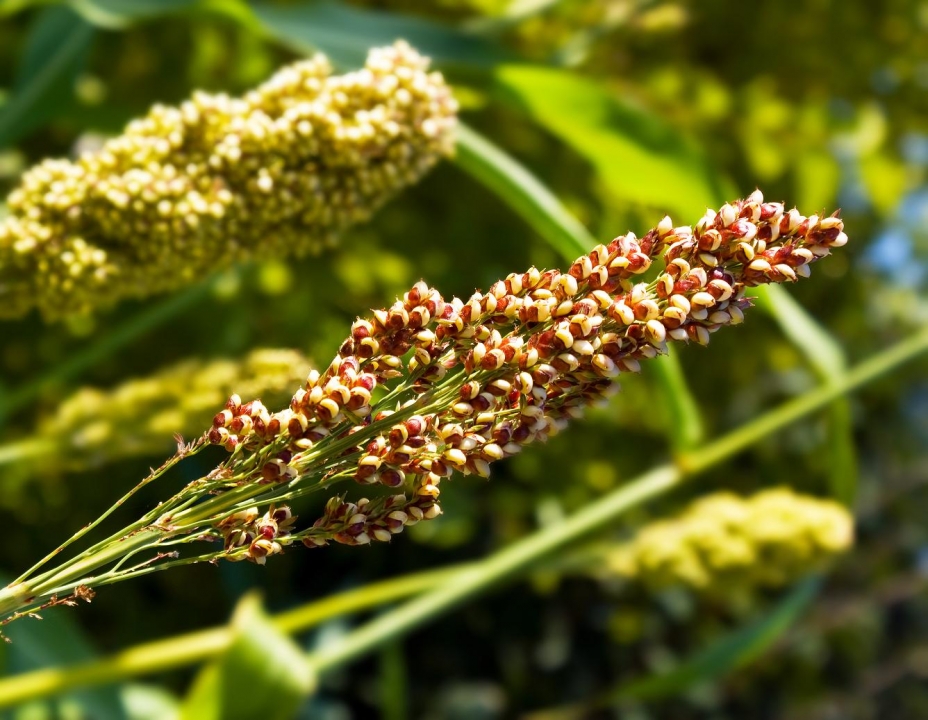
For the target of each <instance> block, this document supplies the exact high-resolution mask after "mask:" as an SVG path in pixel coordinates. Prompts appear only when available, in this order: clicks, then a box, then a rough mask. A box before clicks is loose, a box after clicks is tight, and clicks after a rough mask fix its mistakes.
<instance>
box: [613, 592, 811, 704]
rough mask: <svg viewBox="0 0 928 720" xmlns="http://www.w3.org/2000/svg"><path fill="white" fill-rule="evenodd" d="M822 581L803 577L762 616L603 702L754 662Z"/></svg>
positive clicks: (646, 694)
mask: <svg viewBox="0 0 928 720" xmlns="http://www.w3.org/2000/svg"><path fill="white" fill-rule="evenodd" d="M820 584H821V581H820V579H819V578H818V577H810V578H808V579H807V580H804V581H803V582H801V583H799V584H798V585H797V586H796V587H795V588H794V589H793V591H792V592H790V593H789V595H787V596H786V597H785V598H783V599H782V600H781V601H780V602H779V603H777V605H776V606H775V607H774V608H773V609H772V610H771V611H770V612H768V613H765V614H764V615H763V617H760V618H758V619H757V620H755V621H753V622H751V623H748V624H746V625H744V626H743V627H740V628H738V629H736V630H734V631H733V632H731V633H729V634H727V635H724V636H723V637H721V638H719V639H718V640H716V641H715V642H714V643H712V644H711V645H709V646H708V647H707V648H705V649H703V650H700V651H699V652H697V653H696V654H694V655H693V656H692V657H690V658H689V659H688V660H686V661H684V662H683V663H681V664H680V665H678V666H677V667H675V668H674V669H673V670H670V671H668V672H665V673H660V674H657V675H652V676H650V677H646V678H642V679H640V680H633V681H632V682H630V683H627V684H624V685H621V686H619V687H618V688H616V689H615V690H614V691H613V692H611V693H609V696H608V698H604V699H603V702H602V703H601V704H603V705H604V704H606V702H607V701H608V702H616V701H621V700H633V699H634V700H654V699H656V698H659V697H667V696H670V695H679V694H680V693H681V692H683V691H684V690H686V689H687V688H689V687H692V686H693V685H695V684H696V683H700V682H707V681H709V680H715V679H717V678H720V677H722V676H724V675H725V674H727V673H729V672H731V671H732V670H735V669H737V668H739V667H741V666H743V665H746V664H748V663H750V662H752V661H753V660H755V659H756V658H758V657H759V656H760V655H762V654H763V653H764V652H765V651H766V650H767V649H768V648H769V647H770V646H771V645H773V643H774V642H776V640H777V639H778V638H779V637H780V636H781V635H783V633H784V632H786V631H787V630H788V629H789V628H790V626H792V624H793V623H794V622H795V621H796V619H797V618H798V617H799V615H800V614H801V613H802V612H803V611H804V610H805V609H806V608H807V607H808V606H809V605H810V604H811V602H812V600H814V599H815V596H816V595H817V594H818V589H819V586H820Z"/></svg>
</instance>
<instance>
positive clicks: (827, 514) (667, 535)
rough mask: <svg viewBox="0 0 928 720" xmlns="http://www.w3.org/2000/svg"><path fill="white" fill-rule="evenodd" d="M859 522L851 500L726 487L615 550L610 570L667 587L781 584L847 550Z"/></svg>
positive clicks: (714, 589)
mask: <svg viewBox="0 0 928 720" xmlns="http://www.w3.org/2000/svg"><path fill="white" fill-rule="evenodd" d="M853 539H854V521H853V518H852V517H851V515H850V513H849V512H848V511H847V509H845V508H844V506H842V505H840V504H839V503H836V502H834V501H831V500H822V499H819V498H814V497H810V496H807V495H801V494H798V493H795V492H793V491H792V490H790V489H788V488H775V489H772V490H766V491H763V492H760V493H757V494H756V495H753V496H752V497H749V498H742V497H739V496H737V495H734V494H732V493H728V492H720V493H715V494H713V495H710V496H709V497H707V498H705V499H703V500H699V501H697V502H695V503H693V504H692V505H691V506H690V507H689V508H687V510H686V511H685V512H683V513H682V514H681V515H679V516H678V517H676V518H672V519H669V520H662V521H659V522H655V523H652V524H651V525H648V526H647V527H645V528H644V529H643V530H642V531H640V532H639V533H638V534H637V535H636V536H635V538H634V540H632V541H631V542H630V543H628V544H626V545H622V546H621V547H619V548H618V549H615V550H612V551H611V552H609V553H608V555H607V562H606V565H607V567H608V571H611V572H612V573H616V574H619V575H621V576H625V577H629V578H635V579H637V580H639V581H641V582H643V583H644V584H645V585H647V586H649V587H651V588H655V589H660V588H665V587H669V586H673V585H684V586H689V587H692V588H693V589H696V590H699V591H702V592H707V593H730V592H732V591H734V590H736V589H746V590H751V589H755V588H761V587H778V586H782V585H785V584H788V583H789V582H791V581H793V580H796V579H798V578H800V577H802V576H803V575H805V574H807V573H808V572H811V571H813V570H815V569H817V568H819V567H820V566H821V565H822V564H824V563H825V562H826V561H827V560H828V559H829V558H831V557H833V556H835V555H837V554H839V553H841V552H843V551H845V550H847V549H848V548H849V547H850V546H851V544H852V543H853Z"/></svg>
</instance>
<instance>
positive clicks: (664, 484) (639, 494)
mask: <svg viewBox="0 0 928 720" xmlns="http://www.w3.org/2000/svg"><path fill="white" fill-rule="evenodd" d="M926 351H928V328H925V329H923V330H922V331H921V332H919V333H917V334H915V335H913V336H911V337H909V338H908V339H907V340H904V341H902V342H900V343H898V344H897V345H895V346H893V347H892V348H890V349H889V350H886V351H884V352H882V353H880V354H879V355H877V356H876V357H872V358H870V359H869V360H867V361H865V362H863V363H861V364H860V365H858V366H857V367H856V368H854V370H852V371H851V372H849V373H847V375H845V376H844V377H843V378H841V380H840V381H839V382H836V383H834V384H832V385H828V386H824V387H820V388H816V389H815V390H812V391H810V392H809V393H807V394H806V395H803V396H802V397H799V398H796V399H795V400H792V401H790V402H788V403H786V404H785V405H782V406H781V407H779V408H777V409H776V410H773V411H771V412H768V413H766V414H764V415H762V416H761V417H759V418H757V419H756V420H754V421H752V422H750V423H748V424H747V425H744V426H743V427H741V428H739V429H737V430H735V431H734V432H731V433H729V434H728V435H726V436H724V437H722V438H721V439H719V440H716V441H715V442H712V443H709V444H708V445H706V446H704V447H703V448H702V449H700V450H699V451H695V452H692V453H689V454H688V455H685V456H683V459H682V461H681V462H679V463H678V464H677V465H676V466H672V465H665V466H662V467H659V468H656V469H654V470H651V471H650V472H648V473H646V474H645V475H643V476H641V477H639V478H638V479H636V480H633V481H631V482H629V483H628V484H627V485H625V486H624V487H621V488H619V489H618V490H615V491H613V492H612V493H610V494H608V495H606V496H604V497H602V498H600V499H599V500H597V501H595V502H594V503H593V504H592V505H588V506H587V507H585V508H584V509H582V510H581V511H579V512H578V513H576V514H574V515H572V516H571V517H569V518H568V519H567V520H565V521H564V522H562V523H560V524H557V525H552V526H550V527H547V528H544V529H543V530H540V531H539V532H536V533H534V534H533V535H530V536H529V537H527V538H524V539H523V540H520V541H518V542H516V543H514V544H513V545H510V546H509V547H507V548H505V549H503V550H501V551H499V552H497V553H496V554H495V555H492V556H491V557H489V558H487V559H486V560H483V561H481V562H480V563H479V564H478V565H477V566H476V567H475V568H474V569H472V570H468V571H465V572H463V573H461V576H460V577H458V578H456V579H455V581H454V582H452V583H448V584H447V585H445V586H442V587H440V588H437V589H435V590H433V591H431V592H428V593H426V594H424V595H422V596H420V597H418V598H415V599H414V600H411V601H410V602H408V603H406V604H405V605H402V606H401V607H399V608H397V609H395V610H393V611H390V612H388V613H386V614H384V615H381V616H380V617H378V618H376V619H375V620H373V621H371V622H370V623H368V624H367V625H364V626H362V627H360V628H358V629H357V630H355V631H353V632H351V633H349V634H348V635H345V636H344V637H342V638H341V639H340V640H339V641H337V642H335V643H333V644H331V645H329V646H327V647H324V648H322V649H320V650H318V651H317V652H315V653H313V654H311V655H310V657H309V661H310V664H311V665H312V667H313V669H314V671H315V672H316V673H324V672H327V671H330V670H333V669H335V668H338V667H341V666H342V665H345V664H346V663H348V662H350V661H352V660H354V659H356V658H358V657H361V656H363V655H366V654H367V653H369V652H371V651H372V650H374V649H376V648H378V647H381V646H382V645H383V644H384V643H387V642H389V641H391V640H393V639H394V638H396V637H399V636H400V635H402V634H404V633H406V632H408V631H410V630H412V629H414V628H417V627H419V626H420V625H423V624H425V623H426V622H428V621H429V620H431V619H432V618H434V617H436V616H438V615H440V614H442V613H444V612H446V611H448V610H450V609H451V608H453V607H455V606H456V605H458V604H460V603H461V602H463V601H464V600H467V599H468V598H471V597H473V596H475V595H478V594H480V593H482V592H485V591H486V590H488V589H489V588H490V587H492V586H493V585H494V584H496V583H497V582H499V581H500V580H502V579H504V578H505V577H507V576H509V575H511V574H512V573H514V572H516V571H517V570H519V569H521V568H523V567H525V566H526V565H528V564H529V563H531V562H534V561H537V560H538V559H540V558H542V557H543V556H544V555H546V554H548V553H550V552H551V551H552V550H555V549H556V548H559V547H562V546H564V545H567V544H568V543H571V542H573V541H575V540H577V539H578V538H580V537H582V536H584V535H586V534H587V533H589V532H590V531H592V530H595V529H596V528H599V527H602V526H603V525H606V524H608V523H611V522H613V521H614V520H615V519H616V518H617V517H619V516H620V515H622V514H623V513H624V512H625V511H626V510H629V509H631V508H633V507H635V506H637V505H639V504H640V503H642V502H644V501H645V500H649V499H651V498H653V497H655V496H657V495H659V494H660V493H662V492H666V491H667V490H670V489H671V488H673V487H676V486H677V485H679V484H680V483H681V482H682V481H683V480H685V479H686V478H688V477H690V476H692V475H695V474H696V473H699V472H701V471H703V470H705V469H707V468H709V467H711V466H713V465H716V464H718V463H720V462H722V461H723V460H727V459H728V458H730V457H732V456H733V455H735V454H737V453H738V452H740V451H741V450H744V449H745V448H747V447H750V446H751V445H752V444H753V443H755V442H757V441H759V440H761V439H763V438H765V437H767V436H769V435H770V434H772V433H773V432H776V431H778V430H782V429H783V428H785V427H787V426H789V425H790V424H791V423H793V422H794V421H796V420H798V419H800V418H802V417H803V416H805V415H808V414H809V413H811V412H813V411H815V410H818V409H820V408H822V407H825V406H826V405H828V403H830V402H832V401H834V400H835V399H836V398H839V397H841V396H842V395H844V394H845V393H848V392H850V391H851V390H854V389H856V388H858V387H860V386H861V385H864V384H866V383H868V382H870V381H871V380H874V379H875V378H877V377H879V376H880V375H883V374H884V373H886V372H888V371H889V370H892V369H893V368H895V367H898V366H899V365H901V364H903V363H905V362H907V361H909V360H911V359H913V358H915V357H917V356H918V355H919V354H921V353H924V352H926Z"/></svg>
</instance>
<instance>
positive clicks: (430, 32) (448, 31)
mask: <svg viewBox="0 0 928 720" xmlns="http://www.w3.org/2000/svg"><path fill="white" fill-rule="evenodd" d="M252 9H253V11H254V13H255V15H256V16H257V18H258V19H259V20H260V22H261V23H262V25H263V26H264V29H265V31H266V32H267V33H268V34H269V35H271V36H272V37H274V38H275V39H276V40H278V41H279V42H281V43H283V44H284V45H287V46H288V47H290V48H292V49H294V50H296V51H297V52H303V53H308V52H314V51H316V50H321V51H322V52H324V53H325V54H326V55H328V56H329V58H330V59H331V60H332V62H333V63H335V64H336V65H339V66H342V67H359V66H361V65H363V64H364V60H365V58H366V57H367V51H368V50H369V49H370V48H372V47H376V46H378V45H389V44H391V43H392V42H394V41H395V40H399V39H403V40H407V41H409V43H410V44H411V45H412V46H413V47H415V48H416V49H417V50H418V51H419V52H421V53H423V54H425V55H428V56H429V57H431V58H432V60H433V62H434V63H435V64H436V65H437V66H447V65H459V66H466V67H471V68H484V69H485V68H488V67H491V66H493V65H496V64H498V63H501V62H505V61H507V60H508V61H511V60H512V55H511V54H510V53H508V52H507V51H505V50H504V49H502V48H501V47H500V46H498V45H496V44H494V43H492V42H490V41H488V40H484V39H482V38H480V37H477V36H476V35H472V34H469V33H466V32H464V31H461V30H457V29H455V28H452V27H449V26H446V25H442V24H440V23H437V22H434V21H431V20H426V19H424V18H418V17H410V16H406V15H400V14H398V13H392V12H391V13H388V12H381V11H376V10H361V9H358V8H354V7H349V6H347V5H341V4H339V3H335V2H298V3H291V4H288V5H269V4H255V5H254V6H252Z"/></svg>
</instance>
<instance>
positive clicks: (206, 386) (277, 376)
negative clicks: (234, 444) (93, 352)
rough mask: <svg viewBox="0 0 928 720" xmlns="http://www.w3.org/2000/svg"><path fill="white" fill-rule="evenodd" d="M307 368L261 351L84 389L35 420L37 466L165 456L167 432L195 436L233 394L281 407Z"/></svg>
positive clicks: (286, 353)
mask: <svg viewBox="0 0 928 720" xmlns="http://www.w3.org/2000/svg"><path fill="white" fill-rule="evenodd" d="M310 370H311V367H310V363H309V361H308V360H307V359H306V358H305V357H304V356H303V355H302V354H301V353H299V352H296V351H295V350H278V349H261V350H254V351H252V352H251V353H249V354H248V355H247V356H246V357H245V359H244V360H243V361H234V360H211V361H207V362H204V361H201V360H187V361H185V362H181V363H179V364H176V365H173V366H171V367H168V368H166V369H164V370H162V371H160V372H158V373H157V374H155V375H153V376H151V377H148V378H140V379H136V380H129V381H128V382H125V383H123V384H122V385H120V386H118V387H116V388H115V389H112V390H98V389H96V388H84V389H82V390H79V391H77V392H76V393H75V394H74V395H72V396H71V397H69V398H68V399H66V400H65V401H64V402H63V403H62V404H61V405H60V406H59V407H58V409H57V411H56V412H55V414H54V415H53V416H52V417H50V418H49V419H48V420H46V421H45V422H43V423H42V424H41V425H40V427H39V431H38V433H37V441H38V442H39V443H41V447H42V448H43V451H42V453H41V455H40V457H41V458H42V460H41V461H42V462H44V463H45V464H53V465H54V466H56V467H61V468H68V469H83V468H88V467H93V466H98V465H101V464H103V463H106V462H110V461H112V460H116V459H119V458H125V457H135V456H145V455H161V454H168V453H169V452H170V451H171V449H172V447H173V446H174V445H175V441H174V440H173V439H172V436H173V434H174V433H180V434H182V435H187V436H196V435H199V434H200V433H202V431H203V428H204V427H205V426H207V425H209V422H210V419H211V418H212V416H213V414H214V412H215V409H216V406H217V405H221V404H222V402H223V401H224V399H225V398H226V397H228V396H229V394H230V393H231V392H232V390H233V389H241V388H243V387H244V388H247V392H248V393H249V394H250V395H254V396H255V397H263V398H266V399H267V400H268V401H269V402H282V401H285V400H286V399H287V398H288V397H289V396H290V391H291V390H292V387H293V384H294V383H297V382H301V381H302V380H303V379H304V378H305V377H306V375H307V373H309V372H310Z"/></svg>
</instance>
